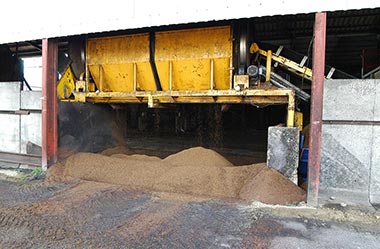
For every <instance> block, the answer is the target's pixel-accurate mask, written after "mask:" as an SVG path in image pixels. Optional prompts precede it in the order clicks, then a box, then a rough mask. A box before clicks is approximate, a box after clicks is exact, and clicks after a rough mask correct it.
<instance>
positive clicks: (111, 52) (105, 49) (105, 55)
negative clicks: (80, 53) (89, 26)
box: [86, 34, 149, 65]
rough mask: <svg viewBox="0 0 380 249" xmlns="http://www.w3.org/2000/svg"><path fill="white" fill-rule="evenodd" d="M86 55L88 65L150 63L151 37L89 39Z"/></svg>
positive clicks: (140, 35) (139, 35) (125, 36)
mask: <svg viewBox="0 0 380 249" xmlns="http://www.w3.org/2000/svg"><path fill="white" fill-rule="evenodd" d="M86 53H87V64H88V65H99V64H118V63H128V62H142V61H149V35H148V34H133V35H122V36H114V37H103V38H92V39H88V40H87V47H86Z"/></svg>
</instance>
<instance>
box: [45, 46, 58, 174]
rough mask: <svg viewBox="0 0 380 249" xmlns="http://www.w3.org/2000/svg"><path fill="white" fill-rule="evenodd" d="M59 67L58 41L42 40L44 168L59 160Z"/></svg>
mask: <svg viewBox="0 0 380 249" xmlns="http://www.w3.org/2000/svg"><path fill="white" fill-rule="evenodd" d="M57 67H58V42H57V40H55V39H43V40H42V168H43V169H44V170H46V169H47V168H48V166H50V165H52V164H54V163H56V162H57V151H58V128H57V109H58V108H57V91H56V88H57Z"/></svg>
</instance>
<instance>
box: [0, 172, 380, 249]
mask: <svg viewBox="0 0 380 249" xmlns="http://www.w3.org/2000/svg"><path fill="white" fill-rule="evenodd" d="M379 217H380V216H378V214H377V213H376V211H373V212H372V211H371V212H362V211H358V210H333V209H318V210H315V209H310V208H282V207H272V206H260V205H248V204H247V203H242V202H238V201H236V200H221V199H210V198H205V197H195V196H186V195H178V194H168V193H149V192H141V191H137V190H133V189H128V188H125V187H122V186H118V185H112V184H106V183H97V182H89V181H79V180H73V179H50V180H44V181H42V180H40V181H32V182H27V183H23V184H21V183H14V182H9V181H5V180H0V248H380V226H379Z"/></svg>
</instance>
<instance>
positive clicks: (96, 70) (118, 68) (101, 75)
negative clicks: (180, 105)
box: [86, 34, 155, 92]
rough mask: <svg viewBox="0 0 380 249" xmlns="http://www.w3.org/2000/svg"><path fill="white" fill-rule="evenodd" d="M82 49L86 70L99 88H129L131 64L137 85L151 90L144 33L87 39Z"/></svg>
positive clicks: (131, 83) (130, 88)
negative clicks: (134, 70)
mask: <svg viewBox="0 0 380 249" xmlns="http://www.w3.org/2000/svg"><path fill="white" fill-rule="evenodd" d="M86 51H87V54H86V55H87V65H88V67H89V71H90V73H91V75H92V77H93V79H94V81H95V84H96V86H97V88H98V89H100V90H101V91H112V92H118V91H120V92H123V91H133V77H134V72H133V64H134V63H136V65H137V67H136V68H137V72H136V73H137V85H138V86H139V88H140V89H141V90H155V84H154V78H153V74H152V72H151V68H150V64H149V35H148V34H133V35H123V36H115V37H103V38H94V39H88V41H87V48H86ZM101 69H102V70H101Z"/></svg>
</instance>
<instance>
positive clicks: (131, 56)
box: [87, 26, 232, 92]
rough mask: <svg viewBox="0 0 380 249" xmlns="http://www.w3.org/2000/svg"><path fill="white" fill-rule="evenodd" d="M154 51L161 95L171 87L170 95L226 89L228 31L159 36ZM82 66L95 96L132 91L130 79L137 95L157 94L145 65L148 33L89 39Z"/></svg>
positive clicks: (202, 30) (228, 78)
mask: <svg viewBox="0 0 380 249" xmlns="http://www.w3.org/2000/svg"><path fill="white" fill-rule="evenodd" d="M155 47H156V51H155V59H156V66H157V71H158V75H159V78H160V82H161V86H162V89H163V90H169V89H170V83H171V85H172V89H173V90H207V89H211V88H213V89H220V90H223V89H229V88H230V82H231V70H230V68H231V58H232V42H231V33H230V27H229V26H223V27H211V28H199V29H187V30H177V31H165V32H158V33H156V46H155ZM134 64H135V65H136V72H134ZM87 66H88V69H89V72H90V73H91V75H92V78H93V79H94V81H95V84H96V86H97V88H98V89H99V90H100V91H105V92H125V91H133V90H134V87H133V85H134V84H133V80H134V77H136V79H137V90H156V85H155V81H154V77H153V73H152V69H151V65H150V63H149V34H132V35H123V36H116V37H104V38H93V39H88V41H87ZM135 74H136V75H135ZM212 82H213V84H211V83H212ZM211 85H213V87H212V86H211Z"/></svg>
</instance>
